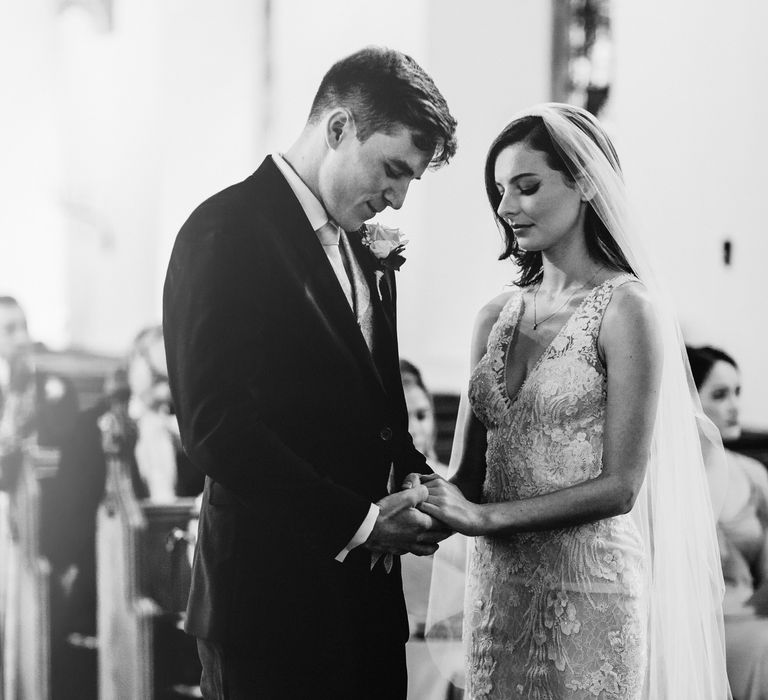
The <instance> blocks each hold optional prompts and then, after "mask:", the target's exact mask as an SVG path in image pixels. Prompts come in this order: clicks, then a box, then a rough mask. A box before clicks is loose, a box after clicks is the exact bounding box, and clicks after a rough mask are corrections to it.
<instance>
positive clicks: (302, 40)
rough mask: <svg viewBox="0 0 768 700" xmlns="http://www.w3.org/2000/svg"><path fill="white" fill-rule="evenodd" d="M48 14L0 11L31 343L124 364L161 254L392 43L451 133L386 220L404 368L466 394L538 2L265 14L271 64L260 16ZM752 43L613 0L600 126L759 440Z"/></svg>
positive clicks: (748, 15)
mask: <svg viewBox="0 0 768 700" xmlns="http://www.w3.org/2000/svg"><path fill="white" fill-rule="evenodd" d="M55 5H56V4H55V3H52V2H50V0H25V2H23V3H5V4H4V6H3V9H2V20H3V21H1V22H0V85H2V86H3V93H2V97H3V98H4V99H3V110H2V111H0V152H2V154H3V157H2V158H0V187H2V191H3V192H4V195H5V196H4V198H3V201H2V203H1V204H0V294H3V293H13V294H16V295H18V296H19V297H20V299H21V301H22V303H23V304H25V306H26V307H27V310H28V312H29V316H30V320H31V326H32V332H33V333H34V335H36V336H37V337H38V338H40V339H43V340H45V341H47V342H49V343H51V344H53V345H55V346H57V345H58V346H61V345H65V344H68V343H72V342H74V343H77V344H81V345H87V346H89V347H91V348H93V349H96V350H105V351H110V352H120V351H121V350H122V349H123V348H124V347H125V346H126V344H127V343H128V341H129V339H130V338H131V336H132V335H133V334H134V333H135V331H136V330H137V329H138V328H139V327H140V326H143V325H145V324H147V323H150V322H154V321H157V320H159V317H160V290H161V285H162V279H163V275H164V271H165V265H166V261H167V257H168V252H169V249H170V245H171V242H172V240H173V237H174V236H175V234H176V231H177V230H178V228H179V226H180V225H181V223H182V222H183V220H184V219H185V218H186V216H187V215H188V213H189V212H190V211H191V209H192V208H193V207H194V206H195V205H196V204H198V203H199V202H200V201H201V200H202V199H203V198H205V197H206V196H208V195H209V194H212V193H213V192H216V191H218V190H219V189H221V188H222V187H224V186H226V185H228V184H230V183H232V182H235V181H238V180H240V179H242V178H243V177H245V176H247V175H248V174H249V173H250V172H252V171H253V170H254V169H255V168H256V167H257V166H258V164H259V162H260V161H261V159H262V158H263V156H264V154H265V153H267V152H269V151H270V150H280V149H285V148H287V147H288V146H289V145H290V144H291V142H292V140H293V138H294V137H295V135H296V134H297V133H298V131H299V130H300V129H301V127H302V125H303V123H304V119H305V117H306V114H307V111H308V110H309V105H310V102H311V99H312V96H313V94H314V91H315V89H316V87H317V84H318V82H319V80H320V78H321V76H322V74H323V72H324V71H325V70H326V69H327V68H328V67H329V65H330V64H331V63H332V62H333V61H334V60H335V59H336V58H338V57H340V56H342V55H344V54H347V53H349V52H351V51H353V50H355V49H357V48H358V47H360V46H363V45H365V44H370V43H378V44H387V45H390V46H394V47H397V48H400V49H402V50H405V51H406V52H408V53H410V54H412V55H413V56H414V57H415V58H416V59H417V60H418V61H419V62H420V63H421V64H422V65H423V66H424V68H425V69H426V70H427V71H428V72H429V73H430V74H431V75H432V76H433V77H434V78H435V81H436V83H437V85H438V86H439V87H440V89H441V90H442V92H443V93H444V94H445V96H446V98H447V100H448V102H449V104H450V105H451V109H452V111H453V113H454V115H455V116H456V118H457V119H458V121H459V130H458V137H459V152H458V155H457V156H456V158H455V159H454V161H453V163H452V164H451V165H449V166H448V167H447V168H444V169H442V170H440V171H437V172H435V173H428V174H427V175H426V176H425V178H424V179H423V181H422V182H419V183H415V184H414V185H413V186H412V188H411V192H410V194H409V197H408V201H407V202H406V206H405V207H404V209H403V210H402V211H401V212H386V213H385V214H384V215H382V217H381V220H382V221H383V222H384V223H388V224H391V225H398V226H400V227H401V228H402V229H403V230H404V231H406V232H407V234H408V235H409V237H410V238H411V244H410V246H409V250H408V262H407V264H406V265H405V267H404V268H403V270H402V272H401V274H400V337H401V350H402V354H403V356H405V357H408V358H409V359H411V360H412V361H414V362H415V363H416V364H418V365H419V366H421V367H422V368H423V370H424V373H425V377H426V379H427V382H428V383H429V384H430V385H431V386H432V387H433V388H435V389H442V390H444V389H448V390H457V389H459V388H461V385H462V383H463V381H464V378H465V374H466V358H467V347H468V342H469V336H470V331H471V326H472V322H473V318H474V315H475V313H476V311H477V309H478V308H479V307H480V306H481V305H482V304H483V302H484V301H485V300H486V299H488V298H490V297H491V296H493V295H495V294H496V293H497V292H498V291H499V290H500V288H501V287H502V285H503V284H504V283H505V282H506V281H508V280H509V279H510V278H511V277H512V275H513V273H514V271H513V268H512V266H511V265H510V264H509V263H499V262H497V261H496V257H497V254H498V252H499V250H500V244H501V241H500V237H499V234H498V232H497V230H496V228H495V226H494V224H493V220H492V218H491V214H490V212H489V210H488V206H487V203H486V200H485V194H484V191H483V180H482V169H483V162H484V156H485V152H486V149H487V147H488V145H489V143H490V141H491V140H492V138H493V137H494V136H495V135H496V133H497V132H498V131H499V130H500V128H501V127H502V126H503V125H504V124H505V123H506V121H507V120H508V119H509V117H510V116H511V114H512V113H514V112H515V111H517V110H518V109H520V108H522V107H525V106H528V105H530V104H533V103H536V102H540V101H542V100H547V99H549V96H550V93H549V80H550V78H549V71H550V67H549V61H550V56H551V47H550V43H551V3H550V2H547V1H546V0H477V1H475V2H473V3H471V4H469V3H466V2H464V1H463V0H392V1H391V2H389V3H386V4H383V3H380V2H374V1H373V0H357V1H355V2H353V1H350V0H327V1H326V2H311V1H309V0H278V1H275V2H272V3H271V6H272V12H273V15H272V18H271V27H272V29H271V43H270V44H269V49H268V50H269V56H268V58H269V62H268V64H267V63H265V59H266V58H267V48H268V47H267V44H266V42H265V25H264V15H263V13H264V4H263V2H262V0H255V1H254V0H220V1H219V2H218V3H216V8H215V11H212V9H211V8H212V6H211V4H210V3H209V2H206V1H205V0H164V1H163V2H161V3H158V2H155V1H154V0H115V9H116V12H115V23H114V29H113V31H111V32H109V33H103V32H101V31H100V30H99V27H98V25H97V24H95V23H94V22H93V20H92V18H90V17H89V16H88V15H87V14H85V13H84V11H83V10H78V9H76V8H75V9H70V10H67V11H66V12H63V13H58V12H56V10H55ZM766 26H768V5H767V4H765V3H758V2H753V1H752V0H734V2H732V3H730V4H729V5H728V6H727V8H724V6H723V5H722V3H715V2H714V1H713V0H703V1H702V2H699V3H694V4H692V3H689V2H683V1H682V0H673V1H672V2H669V1H664V2H662V0H645V2H642V3H638V2H633V1H630V0H615V1H614V30H615V42H616V75H615V79H614V88H615V89H614V93H613V100H612V107H611V116H610V122H611V129H612V132H613V133H614V134H615V137H616V141H617V145H618V147H619V150H620V153H621V155H622V160H623V162H624V164H625V169H626V171H627V174H628V180H629V184H630V186H631V187H632V189H633V191H634V192H635V193H636V195H637V197H638V199H639V201H640V202H641V204H642V210H643V212H644V214H645V219H646V222H647V227H646V229H645V230H646V232H647V243H648V247H649V248H651V250H652V252H653V253H654V255H655V257H656V262H657V266H658V267H659V268H660V269H661V271H662V273H663V274H664V276H665V277H666V278H667V281H668V283H669V286H670V287H671V288H672V291H673V293H674V295H675V299H676V302H677V304H678V306H679V309H680V313H681V317H682V320H683V325H684V328H685V330H686V333H687V335H688V337H689V339H690V340H691V341H692V342H695V343H703V342H710V343H716V344H718V345H721V346H722V347H724V348H725V349H727V350H729V351H731V352H732V353H733V354H734V355H735V356H736V357H737V359H738V360H739V361H740V362H741V365H742V367H743V369H744V383H745V395H744V408H745V417H746V419H747V421H748V422H749V423H752V424H760V425H766V424H768V417H766V415H765V412H764V411H763V409H762V404H763V403H764V397H765V396H766V395H768V372H766V371H765V368H764V366H763V365H764V363H763V362H762V356H763V355H764V352H763V350H762V348H763V347H764V345H765V344H766V340H768V338H766V335H767V334H768V332H767V331H766V330H765V329H764V326H763V323H762V318H763V316H764V310H763V304H764V300H765V299H766V292H767V291H768V289H767V286H768V275H766V274H765V272H764V266H765V260H766V259H768V255H766V253H768V236H766V235H765V234H764V232H763V230H762V229H763V228H764V226H765V224H764V222H765V221H766V220H767V217H766V214H767V213H768V212H767V211H766V209H768V203H767V202H768V198H766V197H765V196H764V194H763V188H764V185H763V183H764V180H765V177H764V174H763V163H764V162H765V161H766V156H768V138H767V137H766V136H765V127H764V125H765V124H766V123H768V107H767V106H766V101H765V99H764V98H763V95H762V92H763V91H764V89H765V88H764V86H765V85H766V84H767V82H768V81H766V70H767V69H766V66H768V44H766V42H764V40H763V30H764V28H765V27H766ZM268 68H269V70H270V71H271V82H270V83H266V75H267V69H268ZM726 237H727V238H728V239H730V240H731V241H732V243H733V247H734V248H733V265H732V266H731V267H729V268H725V267H724V266H723V265H722V263H721V249H722V242H723V239H725V238H726Z"/></svg>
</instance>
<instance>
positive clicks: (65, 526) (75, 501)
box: [44, 326, 203, 700]
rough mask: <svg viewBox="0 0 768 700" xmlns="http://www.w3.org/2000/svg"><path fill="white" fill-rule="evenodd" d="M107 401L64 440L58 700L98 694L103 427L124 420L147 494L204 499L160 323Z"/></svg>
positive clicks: (140, 487) (54, 513) (57, 525)
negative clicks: (185, 442)
mask: <svg viewBox="0 0 768 700" xmlns="http://www.w3.org/2000/svg"><path fill="white" fill-rule="evenodd" d="M105 388H106V392H105V396H104V398H103V399H102V400H101V401H99V402H98V403H97V404H96V405H95V406H94V407H93V408H91V409H89V410H86V411H83V412H82V413H81V414H80V415H79V417H78V420H77V423H76V425H75V428H74V430H73V432H72V435H71V438H70V439H69V440H68V441H67V442H66V443H65V444H64V446H63V448H62V453H61V460H60V464H59V469H58V470H57V473H56V476H55V479H54V483H53V485H52V488H51V503H50V506H49V508H48V509H47V510H46V513H45V521H44V544H45V549H46V554H47V556H48V558H49V559H50V561H51V564H52V567H53V577H52V578H53V582H54V583H53V590H52V612H53V622H52V627H53V629H52V636H53V648H52V666H53V668H52V680H53V682H52V688H53V694H54V699H55V700H75V699H77V700H88V699H89V698H95V697H96V688H97V679H96V667H95V655H94V654H90V655H88V654H87V653H84V652H83V649H94V648H95V644H96V591H97V579H96V513H97V510H98V508H99V505H100V503H101V501H102V499H103V497H104V492H105V486H106V479H107V460H106V457H105V454H104V450H103V447H102V431H103V429H106V428H108V427H109V426H108V425H107V422H109V421H112V422H114V421H117V422H119V423H120V426H119V431H120V434H121V435H122V436H123V437H124V439H125V441H126V445H127V449H126V454H127V467H128V474H129V476H130V479H131V483H132V486H133V490H134V492H135V494H136V497H137V498H139V499H148V500H150V501H153V502H155V503H168V502H171V501H173V500H174V499H175V498H176V497H177V496H178V497H183V496H190V497H191V496H196V495H197V494H199V493H200V492H201V491H202V488H203V476H202V475H201V474H200V473H199V471H198V470H197V469H195V468H194V467H193V466H192V465H191V464H190V463H189V461H188V460H187V458H186V457H185V455H184V453H183V452H182V450H181V443H180V439H179V428H178V423H177V421H176V417H175V415H174V411H173V406H172V404H171V398H170V391H169V389H168V373H167V369H166V364H165V350H164V346H163V333H162V328H161V327H160V326H152V327H149V328H146V329H144V330H142V331H141V332H140V333H139V334H138V335H137V337H136V339H135V340H134V341H133V343H132V346H131V349H130V351H129V353H128V355H127V357H126V361H125V363H124V365H123V366H122V367H121V368H120V369H118V370H117V371H116V372H115V374H114V376H113V377H111V378H110V379H109V380H108V382H107V385H106V387H105Z"/></svg>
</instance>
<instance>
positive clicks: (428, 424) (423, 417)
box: [400, 360, 448, 475]
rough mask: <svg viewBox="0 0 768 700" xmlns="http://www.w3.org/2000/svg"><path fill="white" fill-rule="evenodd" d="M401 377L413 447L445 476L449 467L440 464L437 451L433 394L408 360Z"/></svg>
mask: <svg viewBox="0 0 768 700" xmlns="http://www.w3.org/2000/svg"><path fill="white" fill-rule="evenodd" d="M400 377H401V379H402V381H403V392H404V394H405V404H406V408H407V409H408V432H409V433H410V435H411V438H412V439H413V446H414V447H415V448H416V449H417V450H418V451H419V452H421V454H423V455H424V456H425V457H426V458H427V462H428V463H429V466H430V467H432V469H433V470H434V471H435V472H437V473H438V474H442V475H445V474H446V473H447V472H448V467H447V465H445V464H441V463H440V461H439V460H438V458H437V452H436V451H435V444H436V441H437V426H436V424H435V402H434V399H433V398H432V394H431V393H430V392H429V390H428V389H427V387H426V386H425V385H424V380H423V379H422V377H421V372H420V371H419V370H418V369H417V368H416V366H415V365H413V364H411V363H410V362H408V360H400Z"/></svg>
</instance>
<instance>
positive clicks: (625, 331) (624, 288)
mask: <svg viewBox="0 0 768 700" xmlns="http://www.w3.org/2000/svg"><path fill="white" fill-rule="evenodd" d="M660 338H661V336H660V327H659V317H658V310H657V309H656V306H655V302H654V301H653V299H652V297H651V295H650V293H649V292H648V289H647V287H646V286H645V285H644V284H643V283H642V282H641V281H640V280H638V279H637V278H634V277H629V278H627V279H626V280H621V281H620V282H619V283H618V284H617V285H616V287H615V288H614V289H613V292H612V294H611V298H610V300H609V302H608V305H607V306H606V308H605V314H604V315H603V320H602V324H601V328H600V336H599V340H600V343H601V345H604V344H611V345H614V344H617V343H619V344H624V343H630V344H636V345H637V346H638V347H642V348H643V349H644V350H646V351H649V352H650V351H652V350H658V349H659V348H660Z"/></svg>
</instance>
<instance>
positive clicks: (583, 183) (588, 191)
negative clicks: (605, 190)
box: [576, 177, 597, 202]
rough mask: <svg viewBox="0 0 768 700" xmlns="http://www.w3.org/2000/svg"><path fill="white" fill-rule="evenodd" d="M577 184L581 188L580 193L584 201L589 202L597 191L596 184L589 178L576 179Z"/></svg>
mask: <svg viewBox="0 0 768 700" xmlns="http://www.w3.org/2000/svg"><path fill="white" fill-rule="evenodd" d="M576 186H577V187H578V188H579V194H580V195H581V201H582V202H589V201H590V200H591V199H592V198H593V197H594V196H595V194H596V193H597V188H596V187H595V184H594V183H593V182H591V181H590V180H588V179H587V178H584V177H580V178H578V179H577V181H576Z"/></svg>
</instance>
